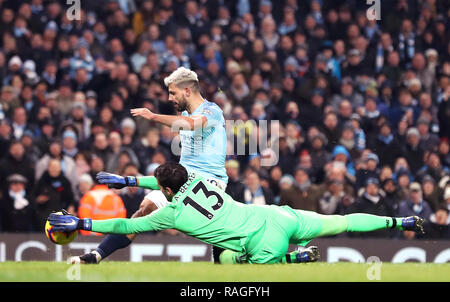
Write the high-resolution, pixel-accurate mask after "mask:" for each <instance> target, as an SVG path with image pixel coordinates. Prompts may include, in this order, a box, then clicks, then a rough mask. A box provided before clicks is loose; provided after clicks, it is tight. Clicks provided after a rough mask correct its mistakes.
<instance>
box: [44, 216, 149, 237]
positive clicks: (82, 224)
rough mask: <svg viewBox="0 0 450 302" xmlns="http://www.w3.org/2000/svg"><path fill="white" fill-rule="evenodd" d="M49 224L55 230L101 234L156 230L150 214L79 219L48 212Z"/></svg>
mask: <svg viewBox="0 0 450 302" xmlns="http://www.w3.org/2000/svg"><path fill="white" fill-rule="evenodd" d="M48 220H49V223H50V225H51V226H52V227H53V229H54V230H55V231H57V232H73V231H76V230H84V231H93V232H98V233H103V234H138V233H143V232H149V231H155V230H158V228H157V227H155V226H156V224H154V223H152V222H151V217H150V216H144V217H139V218H132V219H127V218H114V219H106V220H92V219H90V218H85V219H80V218H78V217H75V216H72V215H58V214H54V213H52V214H50V216H49V217H48Z"/></svg>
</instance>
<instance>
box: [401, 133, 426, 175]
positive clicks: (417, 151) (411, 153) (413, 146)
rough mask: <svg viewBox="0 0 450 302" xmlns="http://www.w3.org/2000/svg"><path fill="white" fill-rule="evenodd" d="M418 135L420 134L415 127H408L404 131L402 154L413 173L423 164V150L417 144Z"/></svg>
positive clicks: (418, 140) (418, 141)
mask: <svg viewBox="0 0 450 302" xmlns="http://www.w3.org/2000/svg"><path fill="white" fill-rule="evenodd" d="M420 137H421V136H420V133H419V130H417V128H409V129H408V132H407V133H406V145H405V146H404V156H405V158H406V160H407V161H408V165H409V166H410V167H411V171H412V172H413V173H417V171H418V170H419V169H420V168H422V166H423V150H422V149H421V148H420V146H419V143H420Z"/></svg>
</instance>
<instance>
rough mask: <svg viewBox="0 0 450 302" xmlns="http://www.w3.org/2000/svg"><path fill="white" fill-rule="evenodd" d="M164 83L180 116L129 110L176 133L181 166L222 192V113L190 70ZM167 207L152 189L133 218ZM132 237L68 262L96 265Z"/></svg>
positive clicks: (104, 176) (145, 180) (149, 180)
mask: <svg viewBox="0 0 450 302" xmlns="http://www.w3.org/2000/svg"><path fill="white" fill-rule="evenodd" d="M164 84H165V85H166V86H167V88H168V90H169V101H170V102H172V103H173V105H174V107H175V109H176V110H177V111H178V112H181V115H163V114H156V113H154V112H152V111H150V110H149V109H147V108H136V109H131V114H132V115H133V116H140V117H143V118H146V119H148V120H151V121H155V122H157V123H160V124H163V125H166V126H169V127H171V129H172V131H174V132H179V135H180V141H181V150H180V164H181V165H183V166H184V167H185V168H186V170H188V171H192V172H195V173H197V174H199V175H201V176H203V177H204V178H206V179H207V181H209V182H210V183H212V184H214V185H216V186H217V187H219V188H220V189H222V190H224V191H225V188H226V184H227V182H228V176H227V174H226V170H225V157H226V143H227V137H226V131H225V120H224V117H223V113H222V110H221V109H220V107H219V106H217V105H216V104H215V103H212V102H209V101H207V100H205V99H204V98H203V97H202V95H201V93H200V89H199V82H198V77H197V74H196V73H195V72H194V71H192V70H189V69H187V68H184V67H180V68H178V69H177V70H175V71H174V72H173V73H172V74H171V75H169V76H168V77H167V78H165V79H164ZM174 148H176V146H172V152H177V151H178V150H174ZM97 180H98V181H99V182H100V183H104V184H108V185H109V186H110V187H112V188H117V189H120V188H123V187H125V186H140V187H146V188H149V187H155V188H157V185H156V186H155V185H154V184H155V183H156V180H155V178H154V177H152V176H149V177H136V178H133V177H122V176H119V175H114V174H110V173H100V174H99V176H98V177H97ZM149 184H150V185H149ZM167 204H168V201H167V199H166V197H165V196H164V195H163V194H162V193H161V191H159V190H153V191H152V192H150V193H149V194H147V195H146V196H145V198H144V200H143V201H142V203H141V205H140V208H139V210H138V211H137V212H136V213H134V214H133V215H132V218H136V217H141V216H145V215H148V214H150V213H151V212H153V211H155V210H156V209H159V208H162V207H164V206H166V205H167ZM134 238H135V235H108V236H107V237H105V239H104V240H103V241H102V242H101V243H100V245H99V246H98V248H97V249H96V250H94V251H92V252H90V253H87V254H85V255H83V256H75V257H72V258H70V262H72V263H99V262H100V261H101V260H102V259H104V258H106V257H107V256H109V255H110V254H111V253H113V252H114V251H116V250H118V249H121V248H124V247H127V246H128V245H129V244H130V243H131V242H132V240H133V239H134ZM217 253H219V251H217ZM215 254H216V253H215Z"/></svg>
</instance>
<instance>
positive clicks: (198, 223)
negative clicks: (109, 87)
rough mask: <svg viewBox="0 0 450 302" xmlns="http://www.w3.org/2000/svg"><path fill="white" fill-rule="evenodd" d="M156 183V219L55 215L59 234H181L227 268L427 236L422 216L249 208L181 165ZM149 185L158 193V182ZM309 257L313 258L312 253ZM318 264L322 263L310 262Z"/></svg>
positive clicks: (166, 169) (168, 168) (163, 169)
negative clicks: (361, 238)
mask: <svg viewBox="0 0 450 302" xmlns="http://www.w3.org/2000/svg"><path fill="white" fill-rule="evenodd" d="M155 178H156V181H157V185H158V186H159V188H160V189H161V191H162V192H163V194H164V195H165V196H166V197H167V200H168V201H170V203H169V205H167V206H166V207H163V208H160V209H158V210H156V211H154V212H152V213H151V214H150V215H147V216H144V217H139V218H131V219H125V218H117V219H108V220H91V219H89V218H87V219H79V218H77V217H75V216H71V215H56V214H50V216H49V222H50V224H51V225H52V226H53V227H54V230H55V231H67V232H71V231H74V230H87V231H94V232H99V233H108V234H136V233H143V232H148V231H159V230H164V229H177V230H179V231H181V232H183V233H185V234H187V235H189V236H192V237H195V238H197V239H199V240H201V241H203V242H206V243H209V244H212V245H215V246H218V247H221V248H224V249H225V251H224V252H222V254H221V255H220V262H221V263H298V262H307V261H305V259H304V256H305V254H302V253H301V252H299V251H294V252H292V253H288V247H289V244H297V245H299V246H306V244H308V243H309V242H310V241H311V240H313V239H314V238H317V237H322V236H330V235H336V234H340V233H343V232H370V231H375V230H380V229H398V230H412V231H417V232H423V227H422V224H423V222H424V220H423V219H422V218H419V217H417V216H412V217H406V218H395V217H383V216H375V215H369V214H350V215H345V216H340V215H320V214H317V213H314V212H310V211H302V210H294V209H292V208H290V207H289V206H275V205H272V206H259V205H247V204H243V203H240V202H236V201H234V200H233V199H232V198H231V197H230V196H229V195H228V194H226V193H225V192H224V191H222V190H220V189H218V188H217V187H216V186H214V185H212V184H211V183H209V182H208V181H207V180H206V179H205V178H203V177H200V176H198V175H195V174H194V173H188V172H187V171H186V169H185V168H184V167H183V166H182V165H180V164H178V163H166V164H163V165H161V166H159V167H158V168H157V169H156V170H155ZM154 180H155V179H154ZM148 183H149V185H150V184H151V186H152V188H153V189H155V187H156V182H155V181H149V182H148ZM141 186H142V184H141ZM309 256H310V257H313V255H311V254H309ZM307 260H308V259H307ZM314 260H317V259H309V261H314Z"/></svg>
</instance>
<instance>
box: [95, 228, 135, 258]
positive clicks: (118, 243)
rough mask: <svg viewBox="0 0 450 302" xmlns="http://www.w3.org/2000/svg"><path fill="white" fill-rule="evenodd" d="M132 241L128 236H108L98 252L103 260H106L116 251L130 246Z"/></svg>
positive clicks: (98, 248)
mask: <svg viewBox="0 0 450 302" xmlns="http://www.w3.org/2000/svg"><path fill="white" fill-rule="evenodd" d="M130 243H131V240H130V239H128V237H127V235H123V234H120V235H118V234H112V235H107V236H106V237H105V239H103V241H102V242H101V243H100V245H99V246H98V247H97V249H96V251H97V252H98V253H99V254H100V256H101V257H102V259H105V258H106V257H108V256H109V255H111V254H112V253H114V251H116V250H118V249H122V248H125V247H127V246H128V245H130Z"/></svg>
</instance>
